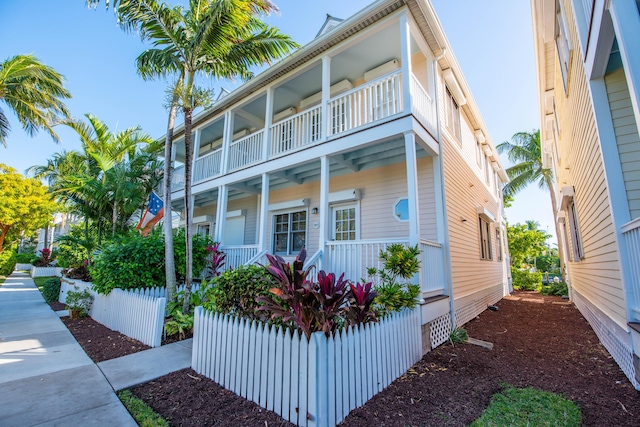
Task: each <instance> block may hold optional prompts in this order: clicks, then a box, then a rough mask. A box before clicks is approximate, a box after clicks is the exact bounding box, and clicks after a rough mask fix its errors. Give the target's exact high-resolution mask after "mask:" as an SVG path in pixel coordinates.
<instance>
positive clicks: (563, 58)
mask: <svg viewBox="0 0 640 427" xmlns="http://www.w3.org/2000/svg"><path fill="white" fill-rule="evenodd" d="M531 6H532V17H533V27H534V40H535V49H536V65H537V70H538V93H539V99H540V117H541V144H542V151H543V163H544V164H545V165H546V166H547V167H549V168H552V170H553V172H554V176H555V179H556V184H557V186H556V188H557V194H556V195H555V196H556V199H557V201H558V212H556V219H557V221H558V222H559V225H560V228H561V236H558V238H559V239H562V241H563V243H564V248H565V259H566V263H567V271H568V283H569V285H570V291H571V292H570V293H571V298H572V300H573V302H574V303H575V304H576V306H577V307H578V308H579V309H580V311H581V312H582V314H583V315H584V317H585V318H586V319H587V320H588V321H589V323H590V324H591V326H592V327H593V329H594V331H595V332H596V334H597V335H598V337H599V338H600V341H601V342H602V344H603V345H604V346H605V347H606V348H607V350H608V351H609V352H610V353H611V355H612V356H613V357H614V359H615V360H616V361H617V362H618V364H619V365H620V367H621V368H622V370H623V371H624V373H625V374H626V375H627V376H628V377H629V379H630V380H631V382H632V383H633V384H634V385H635V386H636V388H639V389H640V365H639V359H638V356H639V355H640V327H639V325H638V323H637V322H640V135H639V134H638V123H639V120H640V1H637V0H532V1H531Z"/></svg>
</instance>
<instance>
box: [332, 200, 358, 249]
mask: <svg viewBox="0 0 640 427" xmlns="http://www.w3.org/2000/svg"><path fill="white" fill-rule="evenodd" d="M331 210H332V220H333V239H334V240H357V239H358V206H357V205H354V204H350V205H340V206H334V207H332V209H331Z"/></svg>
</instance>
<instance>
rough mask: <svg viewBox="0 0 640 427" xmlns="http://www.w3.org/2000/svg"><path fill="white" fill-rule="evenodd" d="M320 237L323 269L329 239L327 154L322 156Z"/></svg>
mask: <svg viewBox="0 0 640 427" xmlns="http://www.w3.org/2000/svg"><path fill="white" fill-rule="evenodd" d="M319 209H320V229H319V230H318V231H319V233H320V237H319V240H318V248H319V249H320V250H322V254H323V256H322V263H321V265H320V268H321V269H325V268H326V267H325V262H326V261H325V259H324V250H325V247H326V244H327V240H329V230H330V227H329V218H330V212H329V158H328V157H327V156H322V157H320V207H319Z"/></svg>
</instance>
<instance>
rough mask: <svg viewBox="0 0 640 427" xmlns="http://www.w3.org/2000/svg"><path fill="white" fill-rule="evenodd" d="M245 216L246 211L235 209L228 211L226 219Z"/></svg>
mask: <svg viewBox="0 0 640 427" xmlns="http://www.w3.org/2000/svg"><path fill="white" fill-rule="evenodd" d="M246 215H247V210H246V209H237V210H235V211H228V212H227V218H235V217H237V216H246Z"/></svg>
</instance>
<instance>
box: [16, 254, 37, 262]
mask: <svg viewBox="0 0 640 427" xmlns="http://www.w3.org/2000/svg"><path fill="white" fill-rule="evenodd" d="M39 258H40V257H39V256H38V255H36V254H16V262H17V263H18V264H32V263H33V262H34V261H36V260H37V259H39Z"/></svg>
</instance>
